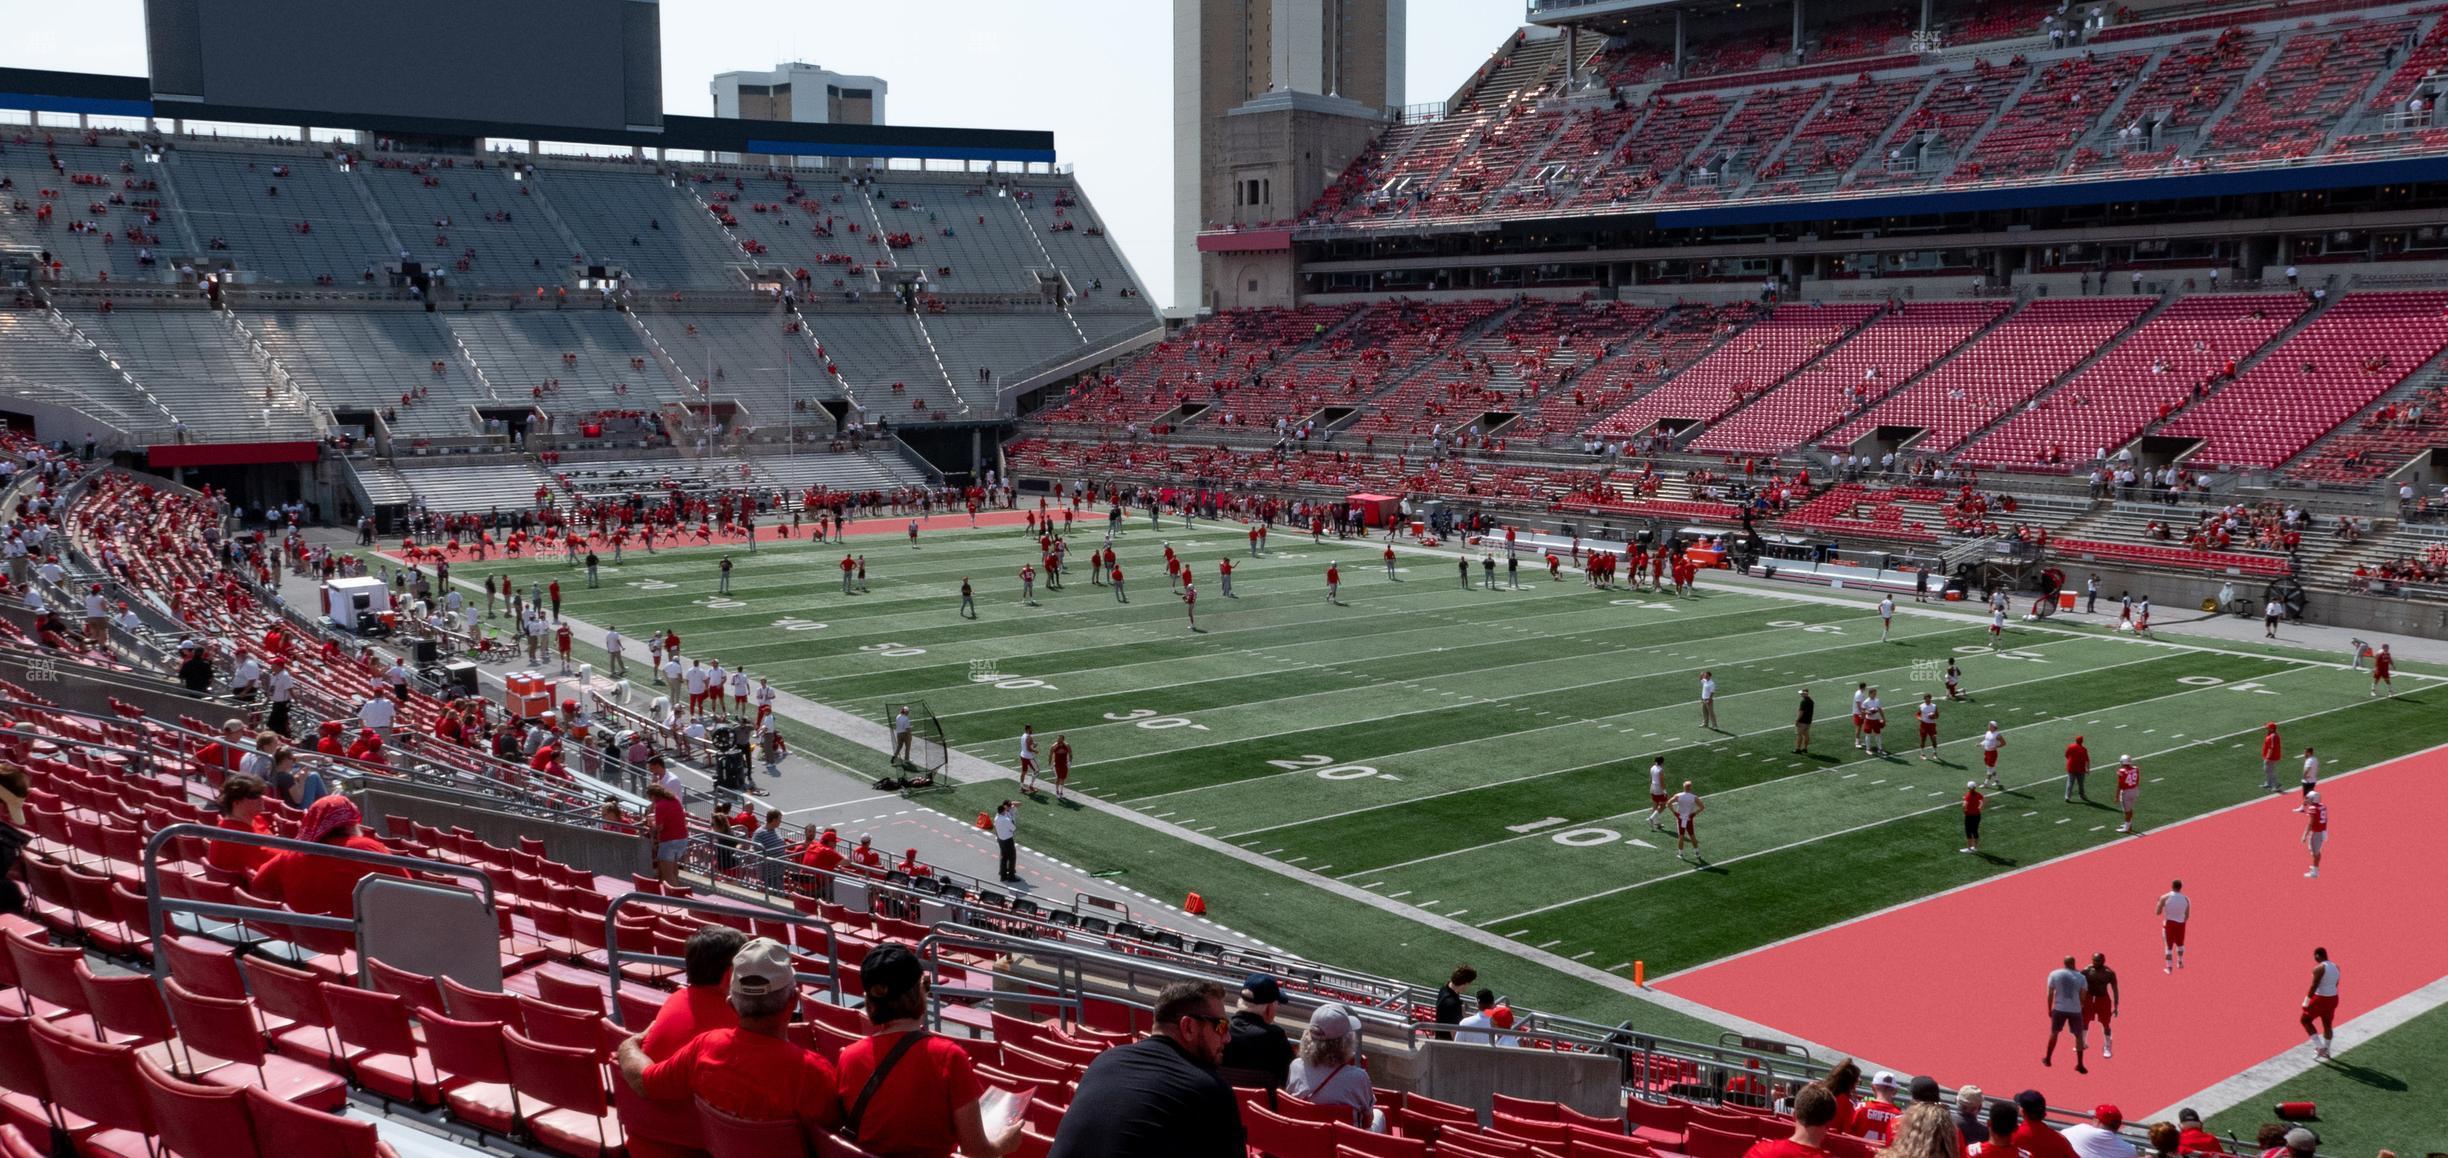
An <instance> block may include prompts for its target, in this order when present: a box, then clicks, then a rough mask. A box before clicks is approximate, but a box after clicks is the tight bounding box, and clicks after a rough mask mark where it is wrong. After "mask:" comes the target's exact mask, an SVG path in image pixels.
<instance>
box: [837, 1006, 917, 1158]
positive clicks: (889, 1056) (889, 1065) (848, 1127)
mask: <svg viewBox="0 0 2448 1158" xmlns="http://www.w3.org/2000/svg"><path fill="white" fill-rule="evenodd" d="M925 1036H927V1031H925V1030H923V1029H913V1030H911V1031H909V1032H908V1033H905V1034H903V1035H901V1040H899V1041H896V1042H894V1043H893V1047H892V1048H891V1049H890V1050H887V1051H886V1052H885V1054H884V1060H882V1061H880V1062H877V1063H876V1068H875V1072H874V1073H872V1074H869V1075H867V1088H865V1089H863V1090H860V1091H859V1096H858V1100H857V1101H855V1102H852V1103H850V1112H849V1113H847V1114H844V1115H842V1128H841V1133H842V1137H844V1138H848V1139H850V1140H851V1141H853V1142H856V1141H858V1127H859V1119H860V1118H863V1117H865V1116H866V1114H867V1103H868V1101H869V1100H870V1099H872V1098H874V1097H875V1095H876V1091H877V1090H878V1089H880V1088H882V1087H883V1085H884V1075H886V1074H889V1073H891V1072H892V1071H893V1067H894V1066H896V1065H899V1064H901V1057H902V1055H904V1054H907V1053H908V1052H909V1051H910V1047H911V1046H914V1045H917V1044H918V1039H919V1038H922V1037H925Z"/></svg>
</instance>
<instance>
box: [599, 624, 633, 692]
mask: <svg viewBox="0 0 2448 1158" xmlns="http://www.w3.org/2000/svg"><path fill="white" fill-rule="evenodd" d="M603 645H604V654H605V655H607V656H609V657H611V662H610V663H608V664H606V665H605V672H604V674H606V675H609V676H611V677H612V678H613V679H619V678H621V677H622V676H625V675H628V674H629V662H628V661H627V660H626V659H623V658H622V657H621V633H620V629H619V628H615V627H607V628H604V639H603Z"/></svg>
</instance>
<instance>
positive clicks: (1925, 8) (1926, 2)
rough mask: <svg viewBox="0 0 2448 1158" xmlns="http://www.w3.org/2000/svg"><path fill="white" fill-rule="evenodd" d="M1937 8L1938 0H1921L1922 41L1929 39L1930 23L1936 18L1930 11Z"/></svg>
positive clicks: (1935, 14)
mask: <svg viewBox="0 0 2448 1158" xmlns="http://www.w3.org/2000/svg"><path fill="white" fill-rule="evenodd" d="M1937 6H1938V0H1921V36H1922V38H1923V39H1924V40H1927V39H1928V37H1929V32H1930V22H1931V21H1933V20H1935V19H1937V18H1938V14H1937V13H1936V12H1934V11H1932V9H1934V8H1936V7H1937Z"/></svg>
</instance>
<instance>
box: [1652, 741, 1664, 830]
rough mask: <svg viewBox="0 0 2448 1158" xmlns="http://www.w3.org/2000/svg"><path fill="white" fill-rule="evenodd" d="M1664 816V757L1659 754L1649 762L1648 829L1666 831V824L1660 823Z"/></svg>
mask: <svg viewBox="0 0 2448 1158" xmlns="http://www.w3.org/2000/svg"><path fill="white" fill-rule="evenodd" d="M1665 816H1666V758H1665V757H1664V756H1660V757H1658V758H1657V759H1655V760H1652V761H1650V762H1649V831H1651V832H1664V831H1666V826H1665V825H1664V824H1662V823H1660V821H1662V820H1663V819H1664V818H1665Z"/></svg>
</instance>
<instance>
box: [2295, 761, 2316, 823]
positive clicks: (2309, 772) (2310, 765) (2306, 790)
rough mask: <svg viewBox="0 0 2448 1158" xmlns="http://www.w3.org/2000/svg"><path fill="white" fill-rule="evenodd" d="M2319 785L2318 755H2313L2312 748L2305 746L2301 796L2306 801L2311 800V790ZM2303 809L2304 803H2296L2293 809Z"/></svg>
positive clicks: (2298, 810) (2299, 810)
mask: <svg viewBox="0 0 2448 1158" xmlns="http://www.w3.org/2000/svg"><path fill="white" fill-rule="evenodd" d="M2319 787H2320V757H2318V756H2315V755H2313V754H2312V749H2310V748H2305V749H2304V762H2303V798H2304V801H2305V802H2306V803H2309V802H2310V801H2311V799H2312V792H2313V790H2314V789H2316V788H2319ZM2303 810H2304V804H2298V805H2296V806H2295V811H2297V812H2301V811H2303Z"/></svg>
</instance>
